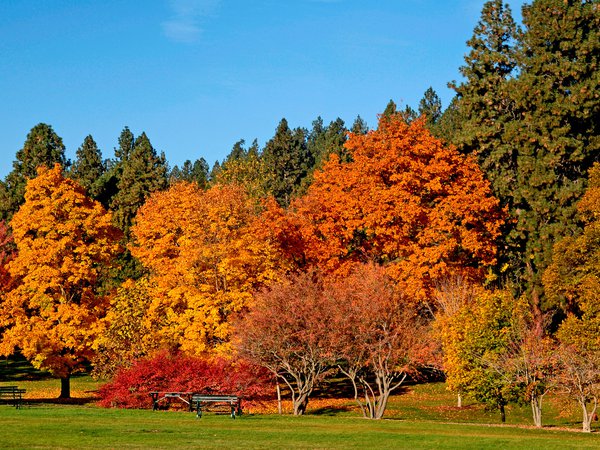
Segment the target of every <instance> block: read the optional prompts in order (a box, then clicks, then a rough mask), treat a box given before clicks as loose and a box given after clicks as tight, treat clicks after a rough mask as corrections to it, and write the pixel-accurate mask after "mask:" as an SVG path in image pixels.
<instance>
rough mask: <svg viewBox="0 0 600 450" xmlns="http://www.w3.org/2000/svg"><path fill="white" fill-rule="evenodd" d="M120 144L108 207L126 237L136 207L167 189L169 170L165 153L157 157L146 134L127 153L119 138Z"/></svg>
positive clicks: (126, 148) (127, 149)
mask: <svg viewBox="0 0 600 450" xmlns="http://www.w3.org/2000/svg"><path fill="white" fill-rule="evenodd" d="M119 144H120V149H119V152H118V153H117V152H115V154H117V155H118V156H119V157H120V158H121V160H120V161H119V163H118V164H117V167H116V168H115V169H116V170H117V171H118V172H120V176H119V178H118V182H117V189H118V190H117V193H116V194H115V195H114V197H113V198H112V200H111V207H112V210H113V211H114V216H113V217H114V220H115V225H117V226H118V227H119V228H121V229H122V230H123V231H124V232H125V234H126V235H127V234H128V231H129V227H130V226H131V222H132V220H133V218H134V217H135V214H136V212H137V210H138V208H139V207H140V206H142V205H143V204H144V202H145V201H146V199H147V198H148V197H149V196H150V194H151V193H152V192H154V191H159V190H162V189H165V188H166V187H167V184H168V183H167V173H168V167H167V161H166V159H165V156H164V154H161V155H160V156H159V155H157V153H156V150H155V149H154V147H152V144H151V143H150V140H149V139H148V137H147V136H146V133H142V134H141V135H140V136H138V137H137V139H135V142H134V144H133V148H131V149H130V151H129V146H128V143H126V144H127V145H126V146H125V147H123V146H121V144H122V141H121V139H120V140H119ZM124 149H125V151H123V150H124ZM124 158H126V159H124Z"/></svg>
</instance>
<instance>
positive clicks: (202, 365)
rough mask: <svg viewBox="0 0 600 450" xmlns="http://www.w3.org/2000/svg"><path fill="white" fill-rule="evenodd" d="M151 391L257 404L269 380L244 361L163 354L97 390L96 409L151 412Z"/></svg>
mask: <svg viewBox="0 0 600 450" xmlns="http://www.w3.org/2000/svg"><path fill="white" fill-rule="evenodd" d="M151 391H161V392H164V391H169V392H197V393H202V394H206V395H211V394H222V395H238V396H240V397H242V398H243V399H244V400H245V401H246V402H247V401H252V402H256V401H261V400H264V399H266V398H268V397H269V396H270V394H271V393H272V391H273V377H272V375H270V373H269V372H267V371H266V370H265V369H263V368H260V367H257V366H255V365H252V364H250V363H248V362H246V361H243V360H240V361H231V360H226V359H219V358H217V359H210V360H209V359H202V358H198V357H192V356H186V355H183V354H170V353H169V352H166V351H163V352H160V353H157V354H156V355H154V356H153V357H151V358H144V359H140V360H138V361H136V362H135V363H134V364H133V366H132V367H130V368H128V369H123V370H121V371H120V372H118V373H117V375H116V376H115V377H114V379H113V381H111V382H110V383H107V384H105V385H103V386H102V387H101V388H100V390H99V393H100V397H101V398H102V399H101V401H100V402H99V404H100V406H103V407H106V408H110V407H118V408H151V407H152V401H151V399H150V395H149V393H150V392H151Z"/></svg>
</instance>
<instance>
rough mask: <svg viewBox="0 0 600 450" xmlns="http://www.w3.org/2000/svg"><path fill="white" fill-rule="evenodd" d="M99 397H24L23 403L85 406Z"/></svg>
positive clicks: (31, 404) (29, 404)
mask: <svg viewBox="0 0 600 450" xmlns="http://www.w3.org/2000/svg"><path fill="white" fill-rule="evenodd" d="M98 400H99V398H98V397H76V398H24V399H23V404H24V405H28V406H41V405H70V406H73V405H77V406H83V405H88V404H90V403H94V402H97V401H98Z"/></svg>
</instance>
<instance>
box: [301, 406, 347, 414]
mask: <svg viewBox="0 0 600 450" xmlns="http://www.w3.org/2000/svg"><path fill="white" fill-rule="evenodd" d="M352 410H353V408H352V407H350V406H326V407H323V408H318V409H311V410H310V411H309V412H307V413H306V414H307V415H311V416H337V415H338V414H339V413H343V412H348V411H352Z"/></svg>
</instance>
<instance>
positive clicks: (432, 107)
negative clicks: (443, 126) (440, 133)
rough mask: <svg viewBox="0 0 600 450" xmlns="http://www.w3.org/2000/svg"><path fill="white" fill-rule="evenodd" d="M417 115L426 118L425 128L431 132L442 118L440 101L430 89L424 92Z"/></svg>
mask: <svg viewBox="0 0 600 450" xmlns="http://www.w3.org/2000/svg"><path fill="white" fill-rule="evenodd" d="M419 115H420V116H422V115H424V116H425V117H426V118H427V128H429V130H430V131H432V132H433V131H434V130H435V127H436V125H437V123H438V121H439V120H440V117H441V116H442V100H441V99H440V97H439V96H438V95H437V93H436V92H435V91H434V90H433V88H432V87H429V88H428V89H427V90H426V91H425V93H424V94H423V98H422V99H421V101H420V102H419ZM433 134H435V133H433Z"/></svg>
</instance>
